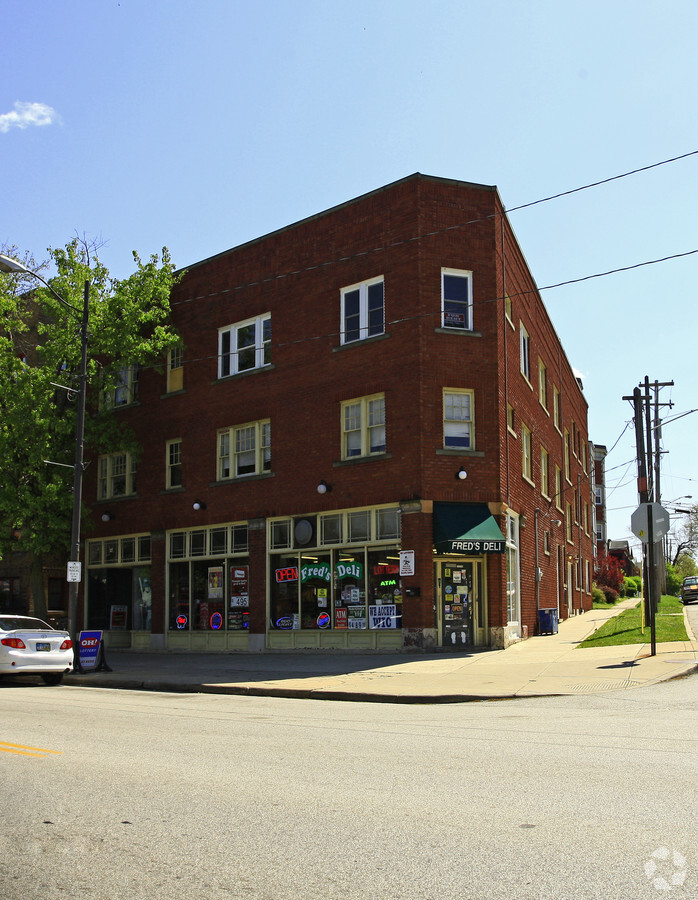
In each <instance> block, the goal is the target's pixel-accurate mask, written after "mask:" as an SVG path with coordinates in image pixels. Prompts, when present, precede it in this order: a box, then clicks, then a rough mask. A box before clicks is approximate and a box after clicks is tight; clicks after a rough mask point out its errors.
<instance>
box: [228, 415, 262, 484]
mask: <svg viewBox="0 0 698 900" xmlns="http://www.w3.org/2000/svg"><path fill="white" fill-rule="evenodd" d="M243 469H244V470H245V471H242V470H243ZM269 471H271V422H270V420H269V419H260V420H259V421H257V422H245V423H244V424H242V425H233V426H231V427H230V428H221V429H220V430H219V431H218V435H217V438H216V478H217V479H218V481H234V480H236V479H240V478H250V477H253V476H254V475H264V474H265V473H267V472H269Z"/></svg>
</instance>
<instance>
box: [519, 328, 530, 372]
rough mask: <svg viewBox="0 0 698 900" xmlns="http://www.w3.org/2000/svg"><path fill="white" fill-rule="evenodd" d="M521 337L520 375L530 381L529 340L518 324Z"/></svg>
mask: <svg viewBox="0 0 698 900" xmlns="http://www.w3.org/2000/svg"><path fill="white" fill-rule="evenodd" d="M519 329H520V337H521V374H522V375H523V376H524V378H525V379H526V380H527V381H530V380H531V338H530V337H529V335H528V332H527V331H526V329H525V328H524V326H523V323H522V322H520V323H519Z"/></svg>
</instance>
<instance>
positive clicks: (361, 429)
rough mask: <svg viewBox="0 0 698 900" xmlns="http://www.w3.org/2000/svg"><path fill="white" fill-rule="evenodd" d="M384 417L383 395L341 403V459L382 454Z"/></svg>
mask: <svg viewBox="0 0 698 900" xmlns="http://www.w3.org/2000/svg"><path fill="white" fill-rule="evenodd" d="M385 418H386V417H385V394H371V395H370V396H367V397H355V398H354V399H353V400H345V401H344V402H343V403H342V405H341V433H342V459H361V458H363V457H367V456H376V455H378V454H381V453H385V452H386V432H385ZM381 437H382V440H381Z"/></svg>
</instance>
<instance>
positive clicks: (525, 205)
mask: <svg viewBox="0 0 698 900" xmlns="http://www.w3.org/2000/svg"><path fill="white" fill-rule="evenodd" d="M696 155H698V150H691V151H689V152H688V153H683V154H681V155H680V156H674V157H672V158H671V159H665V160H661V161H660V162H656V163H652V164H650V165H647V166H642V167H641V168H638V169H632V170H630V171H628V172H623V173H622V174H620V175H612V176H611V177H610V178H604V179H602V180H601V181H595V182H591V183H589V184H585V185H581V186H580V187H576V188H572V189H570V190H567V191H562V192H560V193H558V194H551V195H550V196H549V197H542V198H540V199H538V200H532V201H530V202H529V203H523V204H521V205H519V206H514V207H512V208H511V209H508V210H507V209H504V210H503V211H502V212H501V213H499V212H495V213H491V214H489V215H487V216H481V217H478V218H476V219H469V220H468V221H466V222H460V223H458V224H456V225H449V226H447V227H445V228H440V229H435V230H434V231H429V232H426V233H425V234H420V235H413V236H411V237H408V238H402V239H401V240H399V241H392V242H390V243H389V244H384V245H382V246H379V247H373V248H370V249H368V250H361V251H359V252H357V253H353V254H349V255H348V256H341V257H337V258H336V259H333V260H327V261H325V262H322V263H315V264H313V265H312V266H305V267H302V268H299V269H293V270H290V271H288V272H281V273H278V274H276V275H269V276H267V277H265V278H261V279H257V280H255V281H249V282H245V283H243V284H237V285H233V286H232V287H228V288H222V289H221V290H219V291H211V292H210V293H207V294H200V295H198V296H196V297H188V298H186V299H184V300H178V301H176V303H173V304H172V305H173V306H179V305H180V304H183V303H194V302H196V301H197V300H207V299H210V298H211V297H217V296H221V295H223V294H229V293H233V292H235V291H240V290H244V289H246V288H252V287H259V286H261V285H263V284H270V283H272V282H274V281H280V280H281V279H284V278H291V277H293V276H294V275H302V274H303V273H305V272H312V271H314V270H316V269H323V268H327V267H329V266H333V265H338V264H339V263H343V262H349V261H351V260H353V259H358V258H360V257H362V256H368V255H370V254H372V253H381V252H384V251H386V250H390V249H393V248H395V247H400V246H403V245H405V244H410V243H413V242H415V241H422V240H425V239H426V238H430V237H435V236H437V235H439V234H446V233H447V232H449V231H456V230H458V229H461V228H467V227H469V226H470V225H476V224H478V223H479V222H486V221H489V220H490V219H494V218H497V217H498V216H505V215H507V214H509V213H512V212H518V211H520V210H523V209H528V208H529V207H532V206H538V205H540V204H541V203H548V202H550V201H551V200H557V199H559V198H560V197H567V196H569V195H571V194H576V193H579V192H581V191H586V190H589V189H591V188H594V187H599V186H601V185H604V184H609V183H610V182H613V181H618V180H620V179H622V178H628V177H630V176H631V175H637V174H639V173H641V172H647V171H649V170H651V169H656V168H658V167H660V166H665V165H668V164H670V163H673V162H677V161H679V160H682V159H687V158H689V157H691V156H696ZM289 227H293V226H289ZM231 249H232V250H234V249H236V248H231ZM223 252H224V253H225V252H229V251H223ZM692 253H698V250H690V251H688V252H687V253H680V254H676V256H668V257H665V258H664V259H661V260H652V261H649V262H645V263H637V264H636V265H634V266H628V267H624V268H620V269H614V270H612V271H610V272H605V273H600V274H598V275H589V276H585V277H583V278H579V279H573V280H571V281H566V282H560V283H559V284H556V285H550V286H548V287H545V288H538V290H550V289H551V288H553V287H562V286H563V285H567V284H574V283H575V282H577V281H586V280H588V279H589V278H599V277H601V275H606V274H608V275H610V274H614V273H615V272H623V271H627V270H628V269H632V268H638V267H640V266H644V265H652V264H653V263H654V262H665V261H666V260H668V259H675V258H678V257H680V256H689V255H690V254H692ZM183 271H186V268H185V269H184V270H183ZM523 293H528V292H523Z"/></svg>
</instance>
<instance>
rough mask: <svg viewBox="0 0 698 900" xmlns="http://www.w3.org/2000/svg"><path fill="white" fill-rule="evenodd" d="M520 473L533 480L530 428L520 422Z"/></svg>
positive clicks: (527, 479)
mask: <svg viewBox="0 0 698 900" xmlns="http://www.w3.org/2000/svg"><path fill="white" fill-rule="evenodd" d="M521 474H522V475H523V477H524V478H525V479H526V481H530V482H533V437H532V435H531V429H530V428H528V426H527V425H525V424H524V423H523V422H522V423H521Z"/></svg>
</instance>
